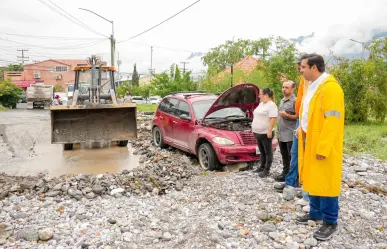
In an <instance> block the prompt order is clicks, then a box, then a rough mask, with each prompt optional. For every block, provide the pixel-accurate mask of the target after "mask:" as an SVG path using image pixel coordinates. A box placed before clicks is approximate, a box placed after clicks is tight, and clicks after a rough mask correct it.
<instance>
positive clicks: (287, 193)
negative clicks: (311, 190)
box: [282, 186, 297, 201]
mask: <svg viewBox="0 0 387 249" xmlns="http://www.w3.org/2000/svg"><path fill="white" fill-rule="evenodd" d="M296 195H297V189H296V188H293V187H291V186H286V187H285V188H284V190H283V191H282V198H283V199H284V200H287V201H291V200H294V198H295V197H296Z"/></svg>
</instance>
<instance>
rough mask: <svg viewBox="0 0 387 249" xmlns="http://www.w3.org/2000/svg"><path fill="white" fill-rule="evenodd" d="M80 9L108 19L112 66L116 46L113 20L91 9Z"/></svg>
mask: <svg viewBox="0 0 387 249" xmlns="http://www.w3.org/2000/svg"><path fill="white" fill-rule="evenodd" d="M79 9H80V10H84V11H88V12H90V13H93V14H94V15H96V16H99V17H100V18H102V19H104V20H105V21H108V22H110V23H111V24H112V34H111V36H110V53H111V58H110V59H111V62H110V63H111V65H112V66H113V67H114V52H115V47H116V41H115V40H114V23H113V21H110V20H108V19H106V18H105V17H103V16H101V15H98V14H97V13H95V12H93V11H91V10H88V9H83V8H79Z"/></svg>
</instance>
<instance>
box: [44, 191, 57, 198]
mask: <svg viewBox="0 0 387 249" xmlns="http://www.w3.org/2000/svg"><path fill="white" fill-rule="evenodd" d="M59 194H60V192H59V191H48V192H47V193H46V196H47V197H55V196H58V195H59Z"/></svg>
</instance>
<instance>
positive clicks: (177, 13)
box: [117, 0, 200, 43]
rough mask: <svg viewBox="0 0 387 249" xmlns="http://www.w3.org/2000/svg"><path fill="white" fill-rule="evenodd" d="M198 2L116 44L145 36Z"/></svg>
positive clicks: (198, 0)
mask: <svg viewBox="0 0 387 249" xmlns="http://www.w3.org/2000/svg"><path fill="white" fill-rule="evenodd" d="M198 2H200V0H197V1H196V2H194V3H192V4H191V5H189V6H187V7H185V8H184V9H182V10H180V11H179V12H177V13H176V14H174V15H173V16H171V17H168V18H167V19H165V20H164V21H162V22H160V23H158V24H156V25H155V26H153V27H151V28H149V29H147V30H145V31H143V32H141V33H139V34H137V35H135V36H132V37H130V38H129V39H126V40H122V41H119V42H117V43H121V42H125V41H129V40H132V39H134V38H136V37H139V36H140V35H143V34H145V33H146V32H148V31H151V30H152V29H154V28H156V27H158V26H160V25H161V24H163V23H165V22H167V21H169V20H170V19H172V18H174V17H175V16H177V15H178V14H180V13H182V12H184V11H185V10H187V9H189V8H190V7H192V6H194V5H195V4H197V3H198Z"/></svg>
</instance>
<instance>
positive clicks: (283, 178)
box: [274, 173, 286, 182]
mask: <svg viewBox="0 0 387 249" xmlns="http://www.w3.org/2000/svg"><path fill="white" fill-rule="evenodd" d="M285 177H286V175H285V174H284V173H282V174H279V175H277V176H276V177H274V180H276V181H277V182H284V181H285Z"/></svg>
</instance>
